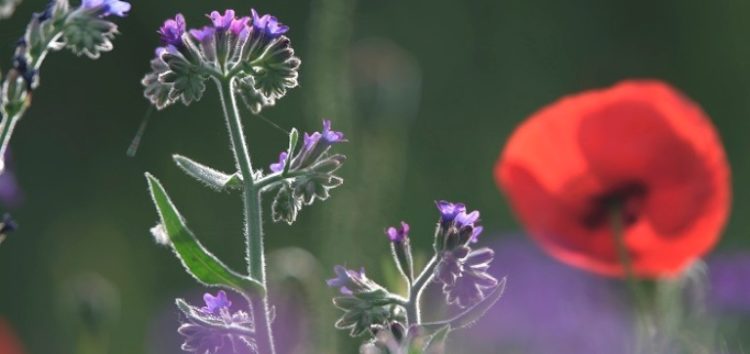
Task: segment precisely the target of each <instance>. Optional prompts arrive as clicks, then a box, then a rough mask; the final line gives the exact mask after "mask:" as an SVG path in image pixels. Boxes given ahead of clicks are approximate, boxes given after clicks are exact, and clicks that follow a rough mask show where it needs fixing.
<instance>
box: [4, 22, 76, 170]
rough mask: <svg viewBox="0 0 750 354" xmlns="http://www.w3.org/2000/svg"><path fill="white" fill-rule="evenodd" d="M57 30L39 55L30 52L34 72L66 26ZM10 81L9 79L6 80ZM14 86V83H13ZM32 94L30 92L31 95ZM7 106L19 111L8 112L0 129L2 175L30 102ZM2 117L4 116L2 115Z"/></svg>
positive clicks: (58, 27)
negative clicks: (15, 131) (11, 141)
mask: <svg viewBox="0 0 750 354" xmlns="http://www.w3.org/2000/svg"><path fill="white" fill-rule="evenodd" d="M56 26H57V28H56V29H55V31H54V32H53V33H52V34H51V35H50V36H49V38H47V39H46V40H45V41H44V46H43V47H41V48H42V49H40V50H39V53H35V51H34V50H33V48H32V50H30V52H29V55H30V56H31V60H30V62H29V66H30V67H31V68H32V69H33V70H35V71H36V70H39V68H40V67H41V66H42V62H44V59H45V58H46V57H47V54H48V53H49V46H50V44H52V43H53V42H55V41H57V40H58V39H59V38H60V37H61V36H62V33H63V30H64V29H65V26H64V24H56ZM9 77H10V78H13V76H11V75H9ZM6 80H8V78H6ZM11 84H12V83H11ZM30 94H31V92H29V95H30ZM13 99H17V98H16V97H13ZM5 105H6V106H7V105H14V106H17V107H18V108H17V110H16V111H15V112H12V113H11V112H6V113H8V115H7V116H6V117H3V120H2V123H1V124H2V126H1V127H0V174H2V172H3V171H4V170H5V152H6V151H7V150H8V144H9V143H10V138H11V136H13V130H14V129H15V127H16V123H18V121H19V120H20V119H21V117H23V115H24V113H26V109H27V108H28V101H27V102H18V101H16V102H12V103H11V102H6V103H5ZM0 116H2V114H0Z"/></svg>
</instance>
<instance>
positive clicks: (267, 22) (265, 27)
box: [250, 9, 289, 38]
mask: <svg viewBox="0 0 750 354" xmlns="http://www.w3.org/2000/svg"><path fill="white" fill-rule="evenodd" d="M250 12H251V13H252V15H253V28H254V29H255V30H256V31H261V33H264V34H266V35H267V36H269V37H271V38H276V37H278V36H280V35H282V34H284V33H286V32H287V31H289V27H288V26H286V25H284V24H282V23H281V22H279V21H278V20H277V19H276V17H274V16H271V15H268V14H266V15H263V16H259V15H258V12H257V11H255V9H252V10H250Z"/></svg>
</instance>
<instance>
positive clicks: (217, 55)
mask: <svg viewBox="0 0 750 354" xmlns="http://www.w3.org/2000/svg"><path fill="white" fill-rule="evenodd" d="M210 18H211V20H212V21H213V25H212V26H205V27H203V28H198V29H190V30H188V29H187V28H186V25H185V19H184V17H183V16H182V15H177V16H176V17H175V18H174V19H170V20H167V21H166V22H165V23H164V25H163V26H162V28H161V30H160V33H161V35H162V45H163V46H161V47H159V48H157V50H156V56H155V58H154V59H153V60H152V62H151V72H149V73H148V74H146V76H145V77H144V78H143V80H142V83H143V85H144V86H145V91H144V94H145V96H146V98H148V99H149V101H151V102H152V103H153V104H154V105H155V106H156V107H157V108H158V109H163V108H165V107H167V106H169V105H171V104H173V103H175V102H177V101H178V100H180V101H182V102H183V103H184V104H186V105H188V104H190V103H192V102H193V101H197V100H199V99H200V98H201V96H202V94H203V91H204V90H205V80H207V79H208V78H211V77H213V78H215V79H219V80H225V79H229V80H231V82H232V91H233V93H234V94H236V95H237V96H238V97H239V98H240V100H241V101H242V102H244V103H245V104H246V105H247V107H248V108H249V109H250V110H251V111H252V112H254V113H258V112H260V111H261V110H262V109H263V107H268V106H273V105H274V104H275V103H276V100H278V99H280V98H281V97H283V96H284V95H286V92H287V90H288V89H290V88H294V87H296V86H297V85H298V82H297V77H298V75H299V74H298V72H297V70H298V69H299V66H300V63H301V61H300V60H299V58H297V57H295V56H294V49H293V48H292V47H291V41H290V40H289V38H287V37H286V36H284V35H283V34H284V33H285V32H286V31H287V30H288V28H287V27H286V26H283V25H281V24H280V23H278V21H276V19H275V18H273V17H271V16H269V15H264V16H258V14H257V13H256V12H255V11H254V10H253V11H252V18H251V17H248V16H245V17H236V16H235V13H234V11H233V10H227V11H225V12H224V15H221V14H220V13H218V12H214V13H212V14H211V15H210Z"/></svg>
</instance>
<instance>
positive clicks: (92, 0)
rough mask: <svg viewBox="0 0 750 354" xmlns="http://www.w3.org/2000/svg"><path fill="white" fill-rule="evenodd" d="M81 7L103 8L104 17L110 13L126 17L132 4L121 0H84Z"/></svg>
mask: <svg viewBox="0 0 750 354" xmlns="http://www.w3.org/2000/svg"><path fill="white" fill-rule="evenodd" d="M81 7H82V8H84V9H101V11H102V16H104V17H106V16H109V15H115V16H117V17H125V16H126V15H127V13H128V12H129V11H130V8H131V5H130V3H128V2H125V1H119V0H83V2H82V3H81Z"/></svg>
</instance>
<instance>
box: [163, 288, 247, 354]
mask: <svg viewBox="0 0 750 354" xmlns="http://www.w3.org/2000/svg"><path fill="white" fill-rule="evenodd" d="M221 294H223V292H221V291H220V292H219V294H218V296H221ZM218 296H217V297H218ZM224 296H226V295H225V294H224ZM205 297H207V298H211V297H212V296H211V295H210V294H206V295H205ZM207 305H208V306H205V307H202V308H198V307H196V306H193V305H190V304H188V303H187V302H185V301H184V300H182V299H177V307H178V308H179V309H180V311H181V312H182V314H183V315H184V319H183V320H182V324H181V325H180V327H179V328H178V329H177V332H178V333H179V334H180V335H182V336H183V339H184V342H183V344H182V347H181V348H182V350H184V351H186V352H191V353H199V354H217V353H227V354H228V353H233V354H234V353H237V354H244V353H247V354H251V353H256V352H257V351H256V344H255V340H254V339H253V335H254V333H255V329H254V327H253V321H252V319H251V317H250V315H249V314H248V313H246V312H244V311H236V312H231V310H230V308H229V305H231V302H228V305H227V306H221V305H219V306H210V304H209V302H207Z"/></svg>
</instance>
